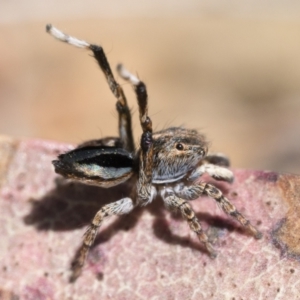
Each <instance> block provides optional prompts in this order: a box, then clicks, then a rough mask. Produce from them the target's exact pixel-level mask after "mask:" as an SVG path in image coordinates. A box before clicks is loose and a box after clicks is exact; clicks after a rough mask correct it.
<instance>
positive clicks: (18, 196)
mask: <svg viewBox="0 0 300 300" xmlns="http://www.w3.org/2000/svg"><path fill="white" fill-rule="evenodd" d="M70 148H71V146H70V145H62V144H58V143H55V142H48V141H39V140H14V139H11V138H7V137H1V138H0V167H1V169H0V184H1V190H0V197H1V198H0V207H1V214H0V232H1V243H0V299H26V300H27V299H89V300H90V299H122V300H123V299H195V300H196V299H197V300H198V299H236V300H237V299H270V300H271V299H278V300H279V299H300V293H299V291H300V279H299V278H300V276H299V275H300V242H299V241H300V176H296V175H281V174H277V173H273V172H265V171H248V170H235V171H234V173H235V178H236V179H235V182H234V184H232V185H229V184H225V183H222V184H220V183H218V186H219V187H220V188H221V189H222V190H223V192H224V193H225V194H226V195H227V196H228V198H230V199H231V200H232V202H233V203H234V204H235V205H236V206H237V208H238V209H239V210H240V211H241V212H242V213H244V214H245V216H247V217H248V218H249V219H250V220H251V221H252V223H253V224H254V225H256V226H257V227H258V228H259V229H260V230H261V231H262V233H263V238H262V239H261V240H255V239H254V238H253V237H251V236H249V235H247V234H246V233H245V232H244V231H243V230H242V229H241V228H240V226H239V225H238V224H237V223H236V222H235V221H234V220H232V219H231V218H230V217H228V216H226V215H224V213H223V212H222V211H220V210H219V209H218V207H217V205H216V204H215V203H214V201H213V200H211V199H208V198H206V197H203V198H201V199H198V200H196V201H193V202H192V205H193V207H194V209H195V211H196V212H197V216H198V217H199V219H201V220H202V224H203V226H204V227H205V228H208V234H209V236H210V238H212V239H214V247H215V249H216V250H217V251H218V256H217V258H216V259H214V260H212V259H210V258H209V257H208V255H207V253H205V251H204V250H203V247H202V245H201V244H200V243H199V242H198V240H197V238H196V236H195V235H194V234H193V233H192V232H191V231H190V230H189V228H188V225H187V224H186V222H185V221H183V220H182V219H181V217H180V216H178V215H174V214H170V213H169V212H167V211H165V209H164V207H163V205H162V203H161V201H159V200H157V201H155V202H153V203H152V204H151V205H149V206H148V207H146V208H143V209H141V208H137V209H136V210H135V211H134V212H133V213H132V214H130V215H128V216H121V217H114V218H111V219H110V220H109V221H107V222H105V223H104V225H103V226H102V228H101V230H100V234H99V235H98V237H97V239H96V242H95V246H94V247H93V248H92V251H91V252H90V254H89V257H88V260H87V263H86V265H85V268H84V271H83V274H82V275H81V277H80V278H79V279H78V280H77V281H76V282H75V283H69V276H70V271H69V268H70V263H71V261H72V259H73V258H74V256H75V254H76V250H77V249H78V247H79V245H80V243H81V239H82V235H83V233H84V231H85V227H86V225H87V224H88V223H89V222H90V220H91V219H92V217H93V215H94V214H95V212H96V211H97V210H98V209H99V208H100V207H101V206H102V205H103V204H105V203H108V202H111V201H114V200H117V199H119V198H120V197H122V196H124V195H126V193H127V190H128V189H129V188H130V183H127V184H126V185H122V186H119V187H117V188H113V189H107V190H106V189H101V188H98V187H93V186H85V185H81V184H78V183H74V182H69V181H66V180H63V179H61V178H60V177H59V176H57V175H56V174H55V173H54V170H53V167H52V164H51V160H53V159H54V158H55V156H56V155H57V154H58V153H61V152H63V151H65V150H68V149H70ZM208 180H210V179H208Z"/></svg>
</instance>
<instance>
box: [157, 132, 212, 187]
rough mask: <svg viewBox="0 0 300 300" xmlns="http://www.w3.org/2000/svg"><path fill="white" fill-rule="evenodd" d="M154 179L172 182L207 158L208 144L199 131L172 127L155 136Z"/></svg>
mask: <svg viewBox="0 0 300 300" xmlns="http://www.w3.org/2000/svg"><path fill="white" fill-rule="evenodd" d="M153 146H154V148H153V152H154V153H153V175H154V176H153V177H154V181H157V182H163V183H165V182H172V181H176V180H178V179H180V178H183V177H185V175H186V174H187V173H188V172H189V171H190V170H192V169H194V168H195V167H196V166H197V165H198V164H199V162H200V161H201V160H202V159H203V157H205V155H206V153H207V150H208V143H207V141H206V139H205V137H204V136H203V135H202V134H200V133H199V132H198V131H197V130H191V129H185V128H181V127H171V128H168V129H165V130H162V131H159V132H157V133H155V134H154V135H153Z"/></svg>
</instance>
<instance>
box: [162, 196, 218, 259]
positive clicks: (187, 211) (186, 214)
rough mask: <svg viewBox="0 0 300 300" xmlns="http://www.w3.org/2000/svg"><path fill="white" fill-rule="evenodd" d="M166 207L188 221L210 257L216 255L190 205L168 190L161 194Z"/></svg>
mask: <svg viewBox="0 0 300 300" xmlns="http://www.w3.org/2000/svg"><path fill="white" fill-rule="evenodd" d="M162 198H163V200H164V203H165V206H166V208H168V209H169V210H178V211H180V212H181V215H182V217H183V218H184V219H185V220H186V221H187V222H188V224H189V226H190V228H191V229H192V230H193V231H194V232H195V233H196V234H197V237H198V239H199V240H200V242H202V243H203V244H204V246H205V248H206V250H207V251H208V253H209V254H210V256H211V257H212V258H214V257H216V255H217V254H216V252H215V250H214V248H213V247H212V245H211V243H210V242H209V240H208V237H207V235H206V234H205V232H204V231H203V229H202V227H201V224H200V222H199V220H198V219H197V217H196V215H195V212H194V211H193V208H192V207H191V205H190V204H189V203H188V202H187V201H186V200H183V199H181V198H179V197H177V196H176V195H175V194H173V193H169V194H168V192H167V193H166V194H162Z"/></svg>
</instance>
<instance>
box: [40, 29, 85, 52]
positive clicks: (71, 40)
mask: <svg viewBox="0 0 300 300" xmlns="http://www.w3.org/2000/svg"><path fill="white" fill-rule="evenodd" d="M46 31H47V32H48V33H50V34H51V35H52V36H53V37H55V38H56V39H58V40H60V41H61V42H65V43H68V44H70V45H73V46H75V47H79V48H89V47H90V44H89V43H87V42H86V41H83V40H79V39H77V38H75V37H72V36H70V35H68V34H65V33H63V32H62V31H60V30H59V29H57V28H55V27H54V26H52V25H51V24H47V25H46Z"/></svg>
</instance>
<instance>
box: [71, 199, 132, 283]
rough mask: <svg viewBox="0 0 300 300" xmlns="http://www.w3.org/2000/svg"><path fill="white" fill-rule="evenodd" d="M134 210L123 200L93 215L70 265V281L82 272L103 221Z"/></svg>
mask: <svg viewBox="0 0 300 300" xmlns="http://www.w3.org/2000/svg"><path fill="white" fill-rule="evenodd" d="M133 208H134V203H133V201H132V200H131V199H130V198H123V199H121V200H118V201H116V202H113V203H110V204H107V205H105V206H103V207H102V208H101V209H100V210H99V211H98V212H97V213H96V215H95V217H94V219H93V221H92V223H91V225H90V226H89V228H88V229H87V231H86V232H85V234H84V238H83V243H82V245H81V247H80V249H79V251H78V252H77V256H76V257H75V260H74V262H73V263H72V271H73V273H72V276H71V281H74V280H76V279H77V277H78V276H79V275H80V273H81V271H82V267H83V265H84V262H85V260H86V257H87V254H88V251H89V249H90V248H91V246H92V245H93V243H94V240H95V238H96V235H97V232H98V230H99V228H100V226H101V224H102V222H103V220H104V219H105V218H107V217H110V216H112V215H123V214H128V213H129V212H131V211H132V210H133Z"/></svg>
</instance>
